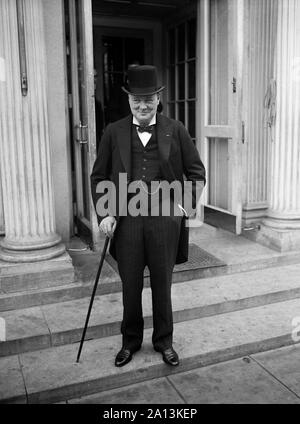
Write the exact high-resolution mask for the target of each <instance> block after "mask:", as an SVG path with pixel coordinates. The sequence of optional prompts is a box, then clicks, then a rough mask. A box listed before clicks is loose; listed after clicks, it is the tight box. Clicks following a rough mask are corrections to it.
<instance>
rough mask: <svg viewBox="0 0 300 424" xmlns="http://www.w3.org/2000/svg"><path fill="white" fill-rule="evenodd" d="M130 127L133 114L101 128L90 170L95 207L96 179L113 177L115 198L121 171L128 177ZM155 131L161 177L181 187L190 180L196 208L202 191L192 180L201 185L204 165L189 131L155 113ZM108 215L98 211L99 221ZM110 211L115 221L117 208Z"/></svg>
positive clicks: (182, 253) (183, 252) (184, 239)
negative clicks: (101, 131) (185, 181)
mask: <svg viewBox="0 0 300 424" xmlns="http://www.w3.org/2000/svg"><path fill="white" fill-rule="evenodd" d="M131 130H132V115H129V116H127V117H126V118H124V119H121V120H119V121H117V122H114V123H112V124H109V125H108V126H107V127H106V129H105V131H104V134H103V136H102V139H101V142H100V146H99V151H98V155H97V159H96V161H95V164H94V167H93V171H92V174H91V190H92V197H93V202H94V206H95V208H96V205H97V202H98V200H99V198H100V197H101V196H103V193H97V184H98V183H99V182H101V181H107V180H110V181H112V182H113V184H114V185H115V187H116V197H117V198H118V195H119V193H118V191H119V175H120V173H126V174H127V183H129V182H130V181H131ZM156 135H157V143H158V155H159V165H160V175H161V178H162V179H163V180H166V181H168V182H169V183H171V182H172V181H176V180H177V181H179V182H180V183H181V184H182V187H184V179H185V180H187V181H191V182H192V183H193V190H191V193H190V196H191V198H192V205H193V208H195V205H196V204H197V202H198V200H199V196H200V194H201V193H200V192H199V190H196V188H195V182H196V181H202V182H203V186H204V184H205V168H204V165H203V163H202V161H201V159H200V156H199V152H198V150H197V148H196V147H195V145H194V143H193V141H192V139H191V137H190V135H189V133H188V132H187V130H186V129H185V127H184V125H183V124H182V123H181V122H180V121H175V120H174V119H170V118H167V117H165V116H163V115H160V114H157V119H156ZM184 177H185V178H184ZM184 206H185V205H184ZM119 208H121V206H120V205H117V210H120V209H119ZM96 210H97V208H96ZM187 213H189V211H187ZM107 215H109V214H108V213H107V214H106V215H103V216H99V214H97V216H98V222H99V223H100V222H101V220H102V219H103V218H104V217H105V216H107ZM113 215H116V219H117V221H118V220H119V219H122V217H120V216H118V215H119V214H118V212H117V213H116V214H115V213H114V214H113ZM185 221H186V220H185V219H184V220H182V225H181V233H180V239H179V245H178V253H177V259H176V263H182V262H185V261H187V259H188V226H187V225H185V224H186V222H185ZM110 253H111V255H112V256H113V257H114V258H115V247H114V238H113V239H112V242H111V244H110ZM129 254H130V253H129Z"/></svg>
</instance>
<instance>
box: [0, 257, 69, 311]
mask: <svg viewBox="0 0 300 424" xmlns="http://www.w3.org/2000/svg"><path fill="white" fill-rule="evenodd" d="M74 278H75V275H74V267H73V265H72V259H71V257H70V256H69V255H68V254H67V253H64V254H62V255H61V256H59V257H57V258H53V259H50V260H47V261H37V262H26V263H22V262H19V263H13V262H5V261H2V260H0V294H1V295H4V294H11V295H12V296H13V295H14V294H15V293H19V292H24V291H28V292H30V291H34V290H43V289H48V288H50V287H57V286H61V285H67V284H69V283H72V282H73V281H74ZM0 310H1V309H0Z"/></svg>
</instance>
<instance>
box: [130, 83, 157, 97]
mask: <svg viewBox="0 0 300 424" xmlns="http://www.w3.org/2000/svg"><path fill="white" fill-rule="evenodd" d="M164 88H165V86H164V85H163V86H161V87H159V88H158V89H156V90H154V91H153V90H152V89H149V91H143V90H141V91H140V90H134V89H132V90H130V89H129V87H126V86H123V87H122V90H123V91H124V92H125V93H127V94H132V95H133V96H152V95H153V94H157V93H160V92H161V91H162V90H164Z"/></svg>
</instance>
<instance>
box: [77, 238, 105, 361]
mask: <svg viewBox="0 0 300 424" xmlns="http://www.w3.org/2000/svg"><path fill="white" fill-rule="evenodd" d="M108 242H109V237H108V236H107V237H106V239H105V243H104V247H103V250H102V255H101V259H100V263H99V268H98V272H97V275H96V279H95V284H94V289H93V293H92V297H91V300H90V305H89V309H88V313H87V316H86V320H85V324H84V329H83V332H82V336H81V341H80V346H79V349H78V354H77V359H76V362H79V358H80V354H81V349H82V346H83V342H84V338H85V333H86V330H87V326H88V323H89V319H90V315H91V311H92V306H93V302H94V297H95V294H96V291H97V286H98V281H99V278H100V274H101V270H102V267H103V262H104V258H105V254H106V250H107V246H108Z"/></svg>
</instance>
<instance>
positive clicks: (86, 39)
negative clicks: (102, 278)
mask: <svg viewBox="0 0 300 424" xmlns="http://www.w3.org/2000/svg"><path fill="white" fill-rule="evenodd" d="M67 1H68V3H69V19H70V50H71V51H70V55H71V57H70V60H71V73H72V76H71V86H72V93H71V96H72V112H71V111H70V113H72V115H73V119H72V123H73V128H72V134H71V135H70V139H71V143H74V166H75V174H76V181H75V184H76V203H77V207H76V209H77V211H76V215H77V220H79V217H78V208H79V209H81V208H82V207H83V201H84V200H83V193H82V171H81V155H80V149H79V147H80V146H79V147H78V145H76V144H75V143H77V142H76V141H75V127H76V125H78V124H79V122H75V120H74V117H75V118H76V117H79V116H80V112H79V109H80V104H79V102H80V97H79V91H78V73H77V64H78V52H77V38H76V39H75V36H76V37H77V31H78V28H77V24H76V14H75V11H76V8H75V0H67ZM78 2H79V7H80V8H81V19H82V22H81V24H82V38H83V39H82V43H83V49H82V52H83V53H82V54H83V67H84V72H83V75H84V81H83V83H84V86H85V92H84V96H83V98H82V99H81V101H83V102H85V107H86V115H87V122H84V123H82V124H83V125H87V144H86V145H85V147H84V148H85V149H86V153H87V163H86V165H87V174H88V175H87V176H86V177H87V185H88V191H89V196H88V199H89V204H88V208H89V211H90V220H87V219H86V218H85V217H82V218H80V225H81V224H82V226H83V227H85V229H86V230H87V231H88V233H89V238H90V239H91V242H92V245H93V248H97V247H99V246H100V244H101V241H100V239H101V237H100V232H99V229H98V222H97V216H96V213H95V211H94V205H93V202H92V196H91V187H90V178H89V176H90V174H91V171H92V168H93V165H94V161H95V158H96V124H95V98H94V58H93V26H92V22H93V17H92V0H78ZM72 45H73V48H72V47H71V46H72ZM79 212H80V210H79ZM73 216H74V214H73ZM73 219H74V218H73Z"/></svg>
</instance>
